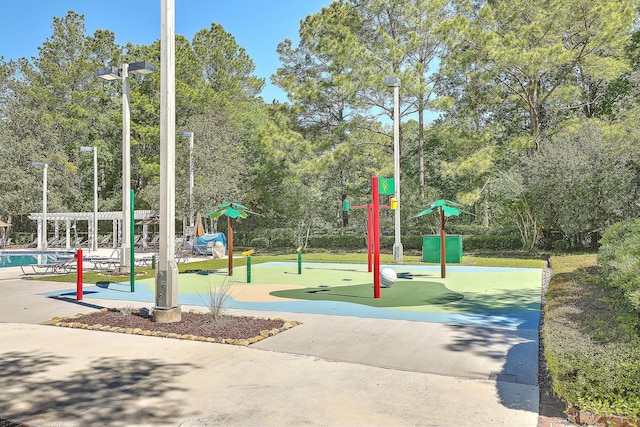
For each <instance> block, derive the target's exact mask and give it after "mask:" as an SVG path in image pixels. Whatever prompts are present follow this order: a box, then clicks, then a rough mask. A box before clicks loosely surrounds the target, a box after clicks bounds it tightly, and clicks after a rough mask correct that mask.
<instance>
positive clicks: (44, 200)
mask: <svg viewBox="0 0 640 427" xmlns="http://www.w3.org/2000/svg"><path fill="white" fill-rule="evenodd" d="M48 169H49V165H48V164H47V163H45V164H44V166H43V167H42V249H45V250H46V249H47V171H48Z"/></svg>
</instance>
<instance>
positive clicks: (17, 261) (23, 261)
mask: <svg viewBox="0 0 640 427" xmlns="http://www.w3.org/2000/svg"><path fill="white" fill-rule="evenodd" d="M72 257H73V255H72V254H68V253H33V254H24V253H21V254H7V253H0V268H7V267H20V266H21V265H32V264H49V263H52V262H58V261H67V260H69V259H71V258H72Z"/></svg>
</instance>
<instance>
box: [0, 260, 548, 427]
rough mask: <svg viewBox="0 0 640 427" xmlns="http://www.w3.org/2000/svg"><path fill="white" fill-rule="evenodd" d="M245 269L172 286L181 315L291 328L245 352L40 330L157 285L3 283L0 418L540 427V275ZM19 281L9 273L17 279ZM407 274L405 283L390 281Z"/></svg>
mask: <svg viewBox="0 0 640 427" xmlns="http://www.w3.org/2000/svg"><path fill="white" fill-rule="evenodd" d="M388 267H391V268H393V269H394V270H396V272H397V273H400V274H401V276H402V277H404V278H399V279H398V280H397V281H396V282H395V283H394V284H393V285H392V286H391V287H390V288H382V289H381V298H380V299H379V300H375V299H374V298H373V287H372V286H373V277H372V273H368V272H367V266H366V265H346V264H312V263H305V264H303V270H302V274H300V275H298V274H297V265H296V263H265V264H255V265H253V268H252V283H250V284H247V283H246V269H245V267H239V266H237V267H235V268H234V276H233V277H228V276H227V274H226V273H227V272H226V270H224V269H221V270H218V271H198V272H196V271H193V272H191V273H184V274H181V275H180V276H179V299H180V304H181V305H182V306H183V310H190V309H192V308H196V309H199V310H202V307H203V306H206V304H205V301H207V300H208V298H209V296H210V295H209V289H212V288H213V290H214V291H215V288H217V287H220V286H223V285H224V284H225V282H226V283H227V284H230V285H231V289H230V292H231V296H232V299H230V300H229V302H230V304H229V306H230V312H231V314H234V315H249V316H257V317H271V318H274V317H280V318H283V319H286V320H297V321H300V322H302V324H300V325H299V326H296V327H294V328H292V329H290V330H288V331H285V332H283V333H280V334H277V335H276V336H273V337H270V338H268V339H265V340H263V341H260V342H258V343H255V344H252V345H251V346H249V347H239V346H231V345H224V344H211V343H200V342H196V341H186V340H176V339H166V338H156V337H144V336H138V335H129V334H117V333H104V332H98V331H84V330H79V329H72V328H59V327H51V326H44V325H40V324H39V323H40V322H43V321H45V320H49V319H51V318H52V317H56V316H69V315H73V314H76V313H86V312H91V311H94V310H96V309H100V308H101V307H114V308H118V307H127V306H134V307H153V306H154V304H155V290H154V285H153V280H138V281H136V283H135V292H133V293H132V292H130V289H129V283H128V282H126V283H118V284H114V283H108V284H107V283H103V284H99V285H97V286H93V285H86V286H85V287H84V293H83V294H84V299H83V301H76V300H75V291H76V290H75V286H73V285H71V284H69V283H60V282H48V281H34V280H25V279H23V278H5V279H2V280H0V341H2V342H4V343H7V345H6V346H3V347H1V348H0V356H1V357H0V359H1V360H2V362H1V363H0V368H2V371H3V372H5V375H3V376H2V378H0V386H1V387H2V388H3V390H5V394H4V397H0V419H2V418H6V419H11V420H14V421H19V422H23V423H26V424H27V425H112V426H143V425H145V426H146V425H157V426H177V425H180V426H196V425H197V426H203V425H242V426H248V425H264V426H281V425H310V426H311V425H314V426H325V425H344V426H360V425H371V426H403V425H433V426H444V425H465V426H466V425H469V426H471V425H473V426H510V427H512V426H523V427H536V426H537V425H538V403H539V388H538V381H537V367H538V318H539V304H540V285H541V280H542V270H540V269H499V268H478V267H458V266H449V267H448V269H447V278H446V279H440V277H439V276H440V271H439V266H397V265H393V266H388ZM18 270H19V269H18ZM402 273H407V274H402Z"/></svg>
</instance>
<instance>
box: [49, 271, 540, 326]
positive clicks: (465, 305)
mask: <svg viewBox="0 0 640 427" xmlns="http://www.w3.org/2000/svg"><path fill="white" fill-rule="evenodd" d="M384 267H388V268H392V269H393V270H395V271H396V273H397V274H398V276H399V277H398V279H397V280H396V282H395V283H394V284H393V285H392V286H390V287H388V288H385V287H382V288H381V297H380V298H377V299H376V298H374V297H373V273H369V272H368V271H367V266H366V265H360V264H326V263H304V264H303V267H302V270H301V274H298V268H297V264H296V263H286V262H270V263H264V264H255V265H253V266H252V269H251V283H247V271H246V267H244V266H242V267H235V268H234V275H233V276H231V277H229V276H228V275H227V270H226V269H220V270H207V271H192V272H189V273H183V274H180V276H179V282H178V283H179V284H178V286H179V288H178V289H179V303H180V304H181V305H195V306H205V307H206V306H207V304H208V301H209V298H210V292H216V289H219V288H220V287H221V286H223V285H225V286H229V285H230V289H229V299H228V300H227V306H228V307H229V308H232V309H243V310H260V311H279V312H290V313H314V314H331V315H339V316H355V317H370V318H381V319H395V320H413V321H424V322H437V323H449V324H460V325H477V326H489V327H505V328H516V329H518V328H524V329H531V328H533V329H535V328H537V326H538V323H539V321H540V281H541V275H542V270H541V269H532V268H499V267H466V266H449V267H448V269H447V277H446V278H445V279H441V278H440V267H439V266H397V265H394V266H383V268H384ZM75 292H76V290H75V288H73V289H68V290H64V291H62V292H57V293H52V294H49V296H58V297H59V296H65V297H72V296H74V295H75ZM83 295H84V297H85V298H100V299H110V300H133V301H140V302H147V303H150V304H153V303H154V301H155V287H154V279H145V280H137V281H136V282H135V292H133V293H131V292H130V284H129V282H123V283H117V284H116V283H104V284H98V285H96V286H85V287H84V292H83Z"/></svg>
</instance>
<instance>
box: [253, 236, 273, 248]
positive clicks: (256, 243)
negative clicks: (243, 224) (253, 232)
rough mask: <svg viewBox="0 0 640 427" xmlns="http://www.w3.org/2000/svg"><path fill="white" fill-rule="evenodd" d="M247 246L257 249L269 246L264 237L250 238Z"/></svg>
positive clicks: (267, 240)
mask: <svg viewBox="0 0 640 427" xmlns="http://www.w3.org/2000/svg"><path fill="white" fill-rule="evenodd" d="M249 246H252V247H254V248H258V249H267V248H268V247H269V239H268V238H266V237H256V238H254V239H251V242H250V244H249Z"/></svg>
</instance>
